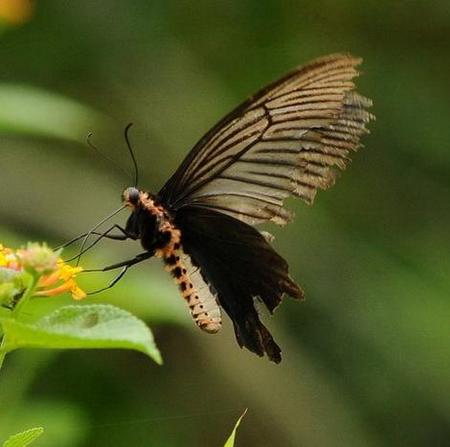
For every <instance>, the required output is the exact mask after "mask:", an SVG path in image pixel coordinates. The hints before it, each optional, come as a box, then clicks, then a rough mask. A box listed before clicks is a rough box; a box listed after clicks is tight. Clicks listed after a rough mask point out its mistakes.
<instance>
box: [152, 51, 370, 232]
mask: <svg viewBox="0 0 450 447" xmlns="http://www.w3.org/2000/svg"><path fill="white" fill-rule="evenodd" d="M360 62H361V61H360V59H357V58H353V57H351V56H346V55H334V56H328V57H325V58H322V59H318V60H316V61H314V62H312V63H310V64H308V65H305V66H303V67H300V68H299V69H297V70H295V71H293V72H292V73H290V74H289V75H287V76H285V77H284V78H283V79H281V80H279V81H277V82H275V83H273V84H271V85H270V86H268V87H266V88H265V89H263V90H261V91H260V92H259V93H257V94H256V95H255V96H253V97H252V98H251V99H249V100H248V101H246V102H245V103H243V104H242V105H240V106H239V107H237V108H236V109H235V110H234V111H233V112H231V113H230V114H229V115H227V116H226V117H225V118H224V119H223V120H222V121H221V122H219V123H218V124H217V125H216V126H215V127H214V128H213V129H212V130H211V131H210V132H208V133H207V134H206V135H205V136H204V137H203V138H202V139H201V140H200V141H199V142H198V143H197V145H196V146H195V147H194V148H193V150H192V151H191V152H190V153H189V154H188V156H187V157H186V159H185V160H184V161H183V163H182V164H181V166H180V168H179V169H178V170H177V171H176V172H175V174H174V175H173V176H172V178H171V179H170V180H169V181H168V182H167V184H166V185H165V187H164V188H163V189H162V190H161V192H160V194H159V197H160V200H161V201H162V202H163V203H166V204H167V206H169V207H170V208H172V209H173V210H176V209H178V208H180V207H182V206H186V205H191V206H198V207H207V208H210V209H213V210H217V211H220V212H223V213H226V214H229V215H231V216H232V217H235V218H238V219H240V220H242V221H243V222H246V223H249V224H258V223H262V222H265V221H269V220H271V221H274V222H276V223H278V224H285V223H286V222H288V221H289V220H290V219H291V213H290V212H289V211H287V210H286V209H284V208H283V200H284V199H285V198H286V197H288V196H298V197H300V198H302V199H303V200H305V201H306V202H308V203H312V201H313V200H314V197H315V194H316V192H317V190H318V189H325V188H327V187H329V186H330V185H332V184H333V182H334V178H335V171H334V168H335V167H337V168H340V169H344V168H345V167H346V165H347V163H348V160H349V158H348V157H349V153H350V151H352V150H356V149H357V148H358V146H359V138H360V136H361V135H362V134H363V133H365V132H367V130H366V128H365V124H366V123H367V122H368V121H369V120H370V119H371V117H372V115H370V114H369V113H368V112H367V111H366V108H367V107H369V106H370V105H371V102H370V101H369V100H368V99H366V98H364V97H362V96H360V95H358V94H357V93H355V92H354V91H353V90H354V87H355V86H354V83H353V81H352V79H353V78H354V77H355V76H357V75H358V71H357V70H356V66H357V65H358V64H359V63H360Z"/></svg>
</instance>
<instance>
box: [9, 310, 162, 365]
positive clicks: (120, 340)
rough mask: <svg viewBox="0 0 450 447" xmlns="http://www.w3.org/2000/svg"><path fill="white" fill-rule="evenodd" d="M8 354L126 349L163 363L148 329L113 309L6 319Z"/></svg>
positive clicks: (129, 315)
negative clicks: (30, 350) (27, 350)
mask: <svg viewBox="0 0 450 447" xmlns="http://www.w3.org/2000/svg"><path fill="white" fill-rule="evenodd" d="M0 324H1V325H2V327H3V331H4V334H5V336H6V342H5V344H4V345H3V349H4V350H5V351H6V352H10V351H13V350H14V349H18V348H47V349H92V348H103V349H105V348H109V349H113V348H123V349H134V350H137V351H140V352H142V353H144V354H146V355H148V356H149V357H150V358H152V359H153V360H154V361H155V362H157V363H159V364H161V363H162V359H161V355H160V353H159V351H158V348H157V347H156V345H155V342H154V340H153V336H152V333H151V332H150V330H149V329H148V327H147V326H146V325H145V324H144V323H143V322H142V321H141V320H139V319H137V318H136V317H134V316H133V315H132V314H130V313H129V312H126V311H124V310H122V309H119V308H117V307H114V306H111V305H101V304H97V305H85V306H83V305H78V306H76V305H72V306H65V307H62V308H60V309H58V310H56V311H55V312H53V313H51V314H49V315H46V316H44V317H43V318H41V319H40V320H38V321H36V322H34V323H23V322H21V321H18V320H16V319H14V318H2V319H0Z"/></svg>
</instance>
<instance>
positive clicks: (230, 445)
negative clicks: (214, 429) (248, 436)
mask: <svg viewBox="0 0 450 447" xmlns="http://www.w3.org/2000/svg"><path fill="white" fill-rule="evenodd" d="M246 413H247V409H245V410H244V412H243V413H242V414H241V417H240V418H239V419H238V420H237V422H236V425H235V426H234V428H233V431H232V432H231V435H230V437H229V438H228V440H227V442H226V443H225V445H224V446H223V447H234V441H235V438H236V430H237V429H238V427H239V424H240V423H241V421H242V418H243V417H244V416H245V414H246Z"/></svg>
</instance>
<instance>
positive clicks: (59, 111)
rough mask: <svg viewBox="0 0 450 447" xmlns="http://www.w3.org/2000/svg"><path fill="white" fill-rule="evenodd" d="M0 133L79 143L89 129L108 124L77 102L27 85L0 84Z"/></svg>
mask: <svg viewBox="0 0 450 447" xmlns="http://www.w3.org/2000/svg"><path fill="white" fill-rule="evenodd" d="M0 104H1V105H2V107H1V108H0V133H2V132H8V133H20V134H28V135H38V136H44V137H56V138H63V139H67V140H72V141H82V140H83V139H84V138H85V136H86V135H87V133H88V132H89V130H90V129H91V128H92V126H95V127H96V128H98V127H99V126H100V125H107V123H106V119H105V118H104V117H103V116H101V115H100V114H99V113H97V112H95V111H93V110H92V109H90V108H89V107H87V106H85V105H82V104H80V103H79V102H77V101H75V100H73V99H70V98H67V97H64V96H62V95H58V94H55V93H52V92H48V91H46V90H42V89H39V88H36V87H31V86H29V85H18V84H0Z"/></svg>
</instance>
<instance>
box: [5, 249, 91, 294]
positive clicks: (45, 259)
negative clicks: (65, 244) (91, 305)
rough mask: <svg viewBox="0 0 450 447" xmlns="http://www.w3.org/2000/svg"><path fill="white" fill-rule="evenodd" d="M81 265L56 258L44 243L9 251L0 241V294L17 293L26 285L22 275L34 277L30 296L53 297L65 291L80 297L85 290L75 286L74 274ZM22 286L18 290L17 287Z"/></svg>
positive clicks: (55, 254) (56, 255)
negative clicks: (75, 265)
mask: <svg viewBox="0 0 450 447" xmlns="http://www.w3.org/2000/svg"><path fill="white" fill-rule="evenodd" d="M82 270H83V269H82V267H72V266H70V265H68V264H66V263H64V261H63V260H62V259H60V258H59V253H55V252H54V251H53V250H51V249H50V248H49V247H47V245H45V244H36V243H30V244H28V245H27V246H26V247H25V248H21V249H19V250H15V251H14V250H12V249H11V248H8V247H4V246H3V245H1V244H0V297H1V296H5V294H7V293H8V291H9V292H10V293H12V292H13V291H14V293H15V295H20V293H21V292H22V293H23V291H24V290H25V288H26V286H25V285H24V284H25V280H24V276H23V275H24V274H26V273H28V274H31V276H32V277H34V278H35V279H36V288H35V290H34V293H33V295H34V296H56V295H61V294H63V293H66V292H69V293H71V294H72V297H73V299H76V300H80V299H83V298H85V297H86V293H85V292H84V291H83V290H82V289H81V288H80V287H79V286H78V284H77V283H76V281H75V277H76V275H77V274H78V273H80V272H81V271H82ZM21 289H22V290H21Z"/></svg>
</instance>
